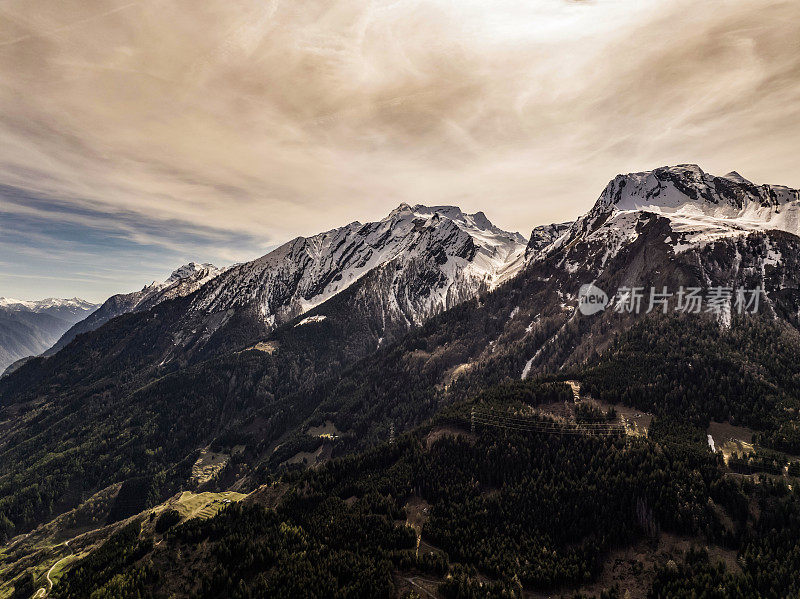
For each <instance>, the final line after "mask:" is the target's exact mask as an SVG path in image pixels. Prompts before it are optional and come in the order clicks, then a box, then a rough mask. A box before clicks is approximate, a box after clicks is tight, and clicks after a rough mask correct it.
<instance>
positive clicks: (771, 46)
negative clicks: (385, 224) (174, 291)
mask: <svg viewBox="0 0 800 599" xmlns="http://www.w3.org/2000/svg"><path fill="white" fill-rule="evenodd" d="M798 140H800V2H798V1H797V0H780V1H779V0H707V1H705V2H698V1H697V0H693V1H691V2H689V1H683V0H584V1H577V0H572V1H570V0H491V1H488V0H342V1H338V0H323V1H317V0H203V1H202V2H198V1H197V0H139V1H129V0H58V1H54V0H1V1H0V295H4V296H11V297H21V298H25V299H35V298H40V297H45V296H73V295H78V296H83V297H87V298H89V299H95V300H100V299H103V298H105V297H106V296H108V295H109V294H111V293H114V292H119V291H130V290H133V289H136V288H140V287H141V286H142V285H143V284H144V283H145V282H147V281H150V280H153V279H161V278H164V277H165V276H166V275H167V274H168V273H169V271H170V270H171V269H172V268H173V267H174V266H177V265H178V264H181V263H183V262H186V261H189V260H195V261H211V262H215V263H217V264H226V263H231V262H235V261H241V260H245V259H250V258H254V257H256V256H258V255H261V254H263V253H264V252H265V251H267V250H268V249H269V248H271V247H274V246H275V245H276V244H278V243H281V242H283V241H286V240H288V239H290V238H292V237H295V236H297V235H308V234H313V233H316V232H319V231H322V230H326V229H330V228H332V227H334V226H339V225H342V224H345V223H347V222H351V221H354V220H360V221H362V222H365V221H368V220H375V219H379V218H381V217H382V216H384V215H385V214H386V213H388V212H389V210H391V209H392V208H393V207H395V206H396V205H397V204H399V203H400V202H408V203H412V204H413V203H425V204H457V205H459V206H461V207H462V208H464V209H465V210H468V211H470V212H472V211H477V210H483V211H485V212H486V213H487V215H488V216H489V217H490V218H491V219H492V220H493V221H494V222H495V223H496V224H498V225H499V226H501V227H504V228H506V229H511V230H519V231H521V232H522V233H523V234H526V235H527V234H528V233H529V230H530V229H531V228H532V227H533V226H535V225H538V224H542V223H547V222H553V221H563V220H568V219H572V218H575V217H576V216H577V215H579V214H580V213H582V212H584V211H586V210H587V209H588V208H589V207H590V206H591V205H592V203H593V202H594V200H595V199H596V197H597V196H598V195H599V194H600V192H601V191H602V188H603V187H604V185H605V184H606V182H607V181H608V180H609V179H610V178H612V177H613V176H614V175H616V174H617V173H620V172H630V171H641V170H646V169H650V168H654V167H657V166H662V165H666V164H677V163H686V162H693V163H699V164H700V165H701V166H702V167H703V168H704V169H705V170H707V171H710V172H712V173H718V174H724V173H726V172H728V171H730V170H734V169H735V170H737V171H739V172H740V173H742V174H743V175H744V176H746V177H748V178H749V179H751V180H753V181H755V182H757V183H781V184H785V185H791V186H793V187H800V160H798V147H799V146H800V144H798Z"/></svg>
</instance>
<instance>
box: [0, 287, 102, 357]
mask: <svg viewBox="0 0 800 599" xmlns="http://www.w3.org/2000/svg"><path fill="white" fill-rule="evenodd" d="M96 308H97V306H96V305H95V304H92V303H90V302H87V301H85V300H82V299H78V298H72V299H55V298H48V299H44V300H41V301H34V302H32V301H24V300H16V299H11V298H5V297H0V373H1V372H2V371H4V370H5V369H6V368H7V367H8V366H9V365H10V364H12V363H13V362H16V361H17V360H21V359H24V358H27V357H31V356H36V355H38V354H40V353H42V352H43V351H45V350H46V349H48V348H50V346H52V345H53V343H54V342H55V341H56V340H57V339H58V338H59V337H60V336H61V335H62V334H63V333H64V332H65V331H66V330H67V329H68V328H70V326H72V325H73V324H75V323H76V322H79V321H81V320H83V319H84V318H86V316H87V315H89V314H91V313H92V311H93V310H95V309H96Z"/></svg>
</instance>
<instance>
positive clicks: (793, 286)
mask: <svg viewBox="0 0 800 599" xmlns="http://www.w3.org/2000/svg"><path fill="white" fill-rule="evenodd" d="M687 197H689V199H688V200H687V202H689V201H694V200H693V199H692V198H691V197H690V196H687ZM698 197H699V196H698ZM603 209H604V212H603V214H604V215H605V218H597V215H598V214H599V213H600V210H598V211H596V213H595V214H592V213H590V215H587V217H585V218H583V219H579V220H578V221H576V224H572V225H570V226H569V227H568V228H567V229H566V230H564V229H563V228H562V230H561V232H559V231H556V233H557V234H552V235H550V239H552V241H549V242H547V243H545V244H543V245H542V246H540V247H538V248H537V249H536V254H535V255H533V254H530V253H529V257H528V259H527V261H525V265H524V267H523V268H521V270H519V272H518V274H517V275H516V276H513V277H509V278H508V279H507V280H506V281H505V282H504V283H503V284H501V285H499V286H498V287H497V288H496V289H495V290H494V291H491V292H488V291H485V292H483V293H480V291H481V290H486V289H488V288H489V287H490V286H491V285H492V284H493V280H492V279H491V278H490V277H487V276H486V275H487V273H485V272H484V273H482V274H481V278H479V279H476V278H475V277H471V278H470V279H464V280H469V281H470V282H471V283H472V284H470V285H467V286H466V288H467V289H470V290H474V291H473V292H474V293H478V295H477V297H473V298H472V299H468V300H466V301H464V302H462V303H460V304H458V305H457V306H455V307H453V308H450V309H449V310H447V311H445V312H443V313H440V314H439V315H437V316H433V317H432V318H430V319H429V320H426V321H425V322H424V323H423V324H422V326H420V327H417V328H413V329H412V330H411V333H410V334H406V333H407V332H408V331H409V322H413V319H412V317H413V315H415V314H420V313H424V312H420V308H419V306H422V307H423V308H424V307H425V306H428V305H432V304H431V302H430V298H432V297H433V298H436V301H441V302H442V303H443V304H446V301H447V296H448V293H443V292H442V290H443V289H451V288H452V287H453V286H452V283H451V281H454V280H455V279H452V278H449V277H446V275H447V274H448V272H449V271H447V270H446V269H445V268H443V267H445V266H447V265H449V264H453V265H458V264H460V265H463V267H464V269H467V268H469V269H470V270H472V271H473V272H475V270H477V266H475V265H473V264H472V263H471V262H470V261H469V260H467V259H466V258H464V257H463V256H462V255H461V254H462V253H463V252H462V250H463V248H464V247H469V243H472V244H474V245H477V242H476V241H475V240H474V238H473V241H472V242H469V241H468V240H466V239H465V238H464V237H462V233H464V229H462V228H461V227H459V226H458V225H457V224H456V225H455V226H454V225H453V223H454V222H455V221H453V220H452V219H447V218H444V217H442V216H440V217H439V218H438V219H437V218H434V216H435V215H423V216H419V217H417V216H413V217H411V220H412V221H417V223H416V224H414V225H413V226H411V227H409V226H408V224H407V221H406V220H405V219H406V218H407V217H402V218H397V219H396V221H395V222H396V223H398V226H399V227H400V229H399V230H403V231H405V232H406V233H405V235H404V239H406V238H408V237H407V236H408V235H411V239H413V240H414V243H413V244H411V245H409V246H408V247H407V249H404V250H403V251H402V252H400V253H398V254H397V255H394V254H392V255H391V257H390V259H388V258H387V260H385V261H384V262H382V263H381V264H380V265H379V266H375V267H374V268H371V269H370V270H368V271H367V272H365V273H363V274H362V273H360V271H356V274H357V275H358V276H355V275H354V277H353V279H354V282H353V283H351V284H349V285H347V286H346V288H345V289H343V290H342V289H336V292H335V293H334V294H333V295H332V297H330V298H329V299H327V301H324V302H323V303H321V304H319V305H316V306H315V307H313V308H311V309H310V310H309V311H307V312H303V313H301V314H299V315H297V316H295V319H294V320H285V321H284V324H283V325H278V324H277V323H273V322H271V319H272V317H274V318H275V320H276V321H278V320H281V319H288V318H289V314H291V313H292V310H297V311H300V310H302V309H303V305H302V301H307V302H310V303H313V302H314V301H316V298H318V296H320V295H323V297H324V293H326V290H332V289H333V287H332V286H331V285H333V286H335V285H345V283H346V281H345V282H341V281H343V279H344V277H342V279H339V280H338V281H337V280H335V279H336V274H333V276H330V275H331V273H333V272H336V273H337V274H338V273H342V272H352V270H348V269H354V268H358V265H359V264H361V263H362V262H363V260H364V257H365V256H370V257H371V256H373V255H374V254H375V252H376V251H377V250H376V247H383V246H380V245H377V244H376V245H370V243H369V242H367V241H366V240H365V238H369V235H370V233H371V229H367V231H365V232H364V233H363V234H359V231H362V230H363V229H364V227H361V228H359V227H346V228H344V229H345V230H344V231H341V232H340V233H336V234H333V233H332V234H331V237H332V238H335V239H341V238H342V237H343V238H345V239H347V240H349V241H350V245H348V246H347V247H352V248H353V251H352V252H351V251H348V252H345V253H344V254H337V253H335V252H330V251H327V252H325V253H324V254H325V255H326V256H337V259H336V260H335V261H334V260H329V261H324V260H319V259H318V258H316V257H315V255H314V254H313V252H311V253H310V249H309V247H308V243H307V241H308V240H305V241H300V242H293V243H292V244H288V246H287V247H285V248H283V249H282V250H281V251H280V252H278V253H277V254H275V255H274V256H272V258H270V259H269V260H266V259H260V260H258V261H255V262H254V263H248V266H247V268H245V269H242V270H239V271H237V272H238V273H239V275H241V276H238V277H232V278H228V277H230V275H229V273H226V274H225V275H223V277H221V278H219V279H215V280H213V281H212V282H211V283H210V284H207V285H206V286H204V287H203V288H201V289H200V290H198V291H197V292H196V293H195V294H193V295H190V296H187V297H185V298H178V299H175V300H172V301H167V302H163V303H161V304H159V305H157V306H156V307H155V308H153V309H152V310H150V311H148V312H144V313H134V314H128V315H125V316H122V317H120V318H117V319H114V320H112V321H110V322H109V323H107V324H106V325H105V326H104V327H102V328H101V329H99V330H97V331H95V332H93V333H91V334H89V335H85V336H81V337H80V338H78V339H76V340H75V342H74V343H73V344H71V345H70V346H69V347H68V348H66V349H65V350H64V351H62V352H59V353H58V354H56V355H55V356H54V357H52V358H50V359H48V360H36V361H33V362H31V363H30V364H28V365H26V367H25V368H23V369H21V370H20V371H19V372H18V373H17V374H16V375H15V376H13V377H8V380H5V381H4V382H3V383H0V397H2V400H3V404H4V406H5V408H4V416H10V415H11V414H17V413H19V412H21V411H23V410H29V409H30V407H31V406H36V409H37V411H36V412H29V415H28V414H26V415H25V416H23V417H22V418H18V419H17V420H14V421H11V420H9V421H7V422H8V426H9V427H10V428H9V429H8V430H9V434H8V435H7V436H6V439H7V441H6V442H5V443H3V442H1V441H0V454H1V455H2V457H3V461H4V462H6V463H15V464H18V465H19V468H18V469H17V479H16V482H15V485H16V486H17V488H19V487H20V486H23V487H24V486H25V485H26V484H31V483H32V482H33V481H38V484H39V486H38V492H39V493H41V494H42V495H43V497H46V498H47V500H46V501H42V500H35V499H34V498H32V497H25V496H23V495H21V494H17V495H15V496H13V497H12V496H9V495H6V499H5V502H4V503H0V507H2V506H5V507H3V509H4V510H5V512H6V513H7V514H9V517H11V518H12V519H13V522H14V524H16V525H18V526H20V527H21V528H22V529H24V528H25V527H26V526H30V525H31V523H33V522H35V521H37V520H38V519H40V518H43V517H47V514H48V512H47V511H46V508H45V510H42V511H41V512H36V513H34V517H33V519H31V520H25V519H24V518H23V517H22V515H23V514H26V515H27V514H30V513H32V512H31V511H26V509H27V504H28V503H29V502H37V501H38V503H37V505H43V506H48V505H54V506H56V507H55V509H56V510H58V509H61V508H60V507H59V506H62V505H71V502H73V501H75V499H74V497H75V494H76V493H78V490H80V492H83V493H85V492H89V491H92V490H95V489H98V488H102V485H107V484H110V483H112V482H115V481H120V480H124V479H125V478H126V477H130V476H132V473H134V472H136V473H138V474H141V475H146V476H150V477H153V480H154V481H155V480H158V481H160V482H159V483H158V485H159V486H158V488H157V489H156V490H154V491H153V494H154V495H155V496H158V495H159V494H160V493H165V492H167V491H170V490H172V489H175V488H179V487H180V486H181V485H183V484H185V483H186V479H185V478H182V477H185V471H184V470H183V469H182V468H183V466H180V467H179V464H185V460H187V459H188V460H191V459H194V458H193V457H192V456H195V455H196V454H195V453H194V452H196V451H198V450H199V448H201V447H205V446H206V445H208V444H209V443H212V442H213V443H216V444H217V446H218V447H219V448H220V449H222V450H224V451H227V452H232V451H233V448H234V447H237V446H239V447H241V446H244V447H245V451H244V453H243V454H241V457H240V460H242V462H240V465H241V464H247V467H246V468H245V469H244V470H240V471H239V473H240V474H245V475H246V476H245V477H244V478H242V479H241V480H242V481H244V482H242V483H241V484H247V480H258V477H260V476H262V475H263V473H265V472H271V471H273V470H274V469H275V468H278V467H280V465H281V463H283V462H284V461H285V460H287V459H290V458H292V457H294V456H295V455H296V454H301V455H302V452H304V451H311V450H313V451H316V450H318V449H319V447H321V445H319V443H320V441H319V439H315V438H311V437H309V435H307V434H306V431H307V430H308V429H309V427H311V426H323V425H326V422H327V421H332V423H333V424H334V425H335V426H336V429H337V430H338V431H339V432H340V434H339V441H338V443H337V445H336V446H335V450H336V451H337V452H347V451H352V450H355V449H359V448H363V447H368V446H370V445H373V444H375V443H376V442H380V441H381V440H384V439H386V438H388V437H389V436H390V434H391V431H392V430H396V431H398V432H399V431H401V430H405V429H407V428H410V427H413V426H415V425H417V424H419V423H420V422H421V421H423V420H424V419H425V418H428V417H430V416H431V415H433V414H434V413H435V412H436V410H437V408H438V407H439V406H441V405H442V404H444V403H449V402H452V401H455V400H458V399H462V398H465V397H467V396H468V395H469V394H471V393H475V392H477V391H480V390H481V389H484V388H486V387H487V386H488V385H493V384H497V383H498V382H502V381H503V380H507V379H519V378H520V377H523V376H532V375H534V374H536V373H542V372H549V371H557V370H559V369H564V368H570V369H573V368H578V367H581V366H582V365H583V364H584V363H585V362H586V361H587V360H589V359H592V358H593V356H595V355H596V353H597V352H598V351H602V350H604V349H605V348H606V347H607V346H608V345H609V344H610V343H612V341H613V339H614V338H615V336H616V335H617V334H618V333H619V332H620V331H623V330H625V329H627V328H630V327H631V326H632V325H633V324H634V323H635V322H636V319H637V318H638V316H636V315H634V314H626V313H622V314H618V313H616V312H615V311H614V310H607V311H606V312H604V313H602V314H598V315H594V316H593V317H583V316H581V315H580V314H579V313H578V312H577V311H576V310H575V306H576V304H577V294H578V290H579V288H580V286H581V285H582V284H584V283H586V282H589V281H595V283H596V284H597V285H599V286H600V287H601V288H603V289H606V290H608V291H609V292H611V290H612V289H616V288H617V287H619V286H621V285H623V284H628V285H630V284H637V285H642V286H646V287H649V286H651V285H652V286H656V287H658V286H660V285H670V286H672V285H697V286H700V287H701V288H704V289H706V288H708V287H709V286H712V285H720V284H732V285H733V284H735V285H744V286H752V285H756V284H759V285H762V286H763V288H764V289H765V292H766V299H765V303H764V315H766V316H767V317H769V318H772V317H775V316H777V317H779V322H782V323H784V320H785V322H786V323H791V324H796V323H797V313H798V312H797V306H798V292H797V289H798V284H797V283H798V281H797V277H798V273H799V272H800V269H798V266H800V265H799V264H798V256H800V251H798V250H799V249H800V239H799V238H797V237H796V236H795V235H793V234H790V233H786V232H782V231H777V232H775V231H744V232H743V233H742V234H740V235H732V236H730V238H726V239H723V240H719V241H714V242H710V243H699V244H696V245H695V246H693V247H692V248H689V249H687V250H685V251H680V252H676V251H675V246H674V245H673V244H672V243H671V239H672V236H673V235H674V234H675V232H674V231H673V230H672V228H671V221H670V220H669V218H668V217H666V216H663V215H659V214H655V213H654V212H651V211H628V212H625V211H619V210H617V211H616V212H615V211H614V209H613V208H612V209H610V210H609V209H608V206H607V205H606V206H603ZM406 210H409V211H410V212H411V213H412V214H414V210H413V209H406V208H403V207H401V209H400V210H399V212H404V211H406ZM620 215H622V216H620ZM397 216H398V215H397V214H393V215H390V217H389V219H393V218H396V217H397ZM419 221H421V222H419ZM448 221H449V222H448ZM390 229H391V227H390ZM336 235H341V236H342V237H336ZM442 236H444V237H442ZM379 238H380V237H379ZM390 238H391V237H390ZM387 239H388V238H387ZM441 239H447V240H452V241H453V242H451V243H448V244H447V247H446V248H444V249H443V251H444V254H442V253H441V252H438V251H434V250H433V248H436V247H442V245H441V243H440V241H441ZM460 239H465V244H461V243H454V241H455V240H460ZM321 241H325V242H326V243H328V245H326V246H325V247H327V248H332V247H333V248H339V247H341V246H342V244H340V243H338V242H336V243H333V244H332V245H331V244H330V240H328V241H326V240H325V239H324V238H323V239H322V240H321ZM297 244H300V245H299V246H298V245H297ZM520 246H521V244H520ZM767 247H771V248H773V249H774V250H775V252H779V253H780V255H781V257H782V258H781V260H778V261H776V260H775V259H774V257H773V258H770V253H769V252H768V251H766V248H767ZM419 248H425V251H423V252H419V251H418V250H419ZM519 251H520V252H521V251H522V248H520V250H519ZM448 252H451V253H448ZM354 253H358V255H359V258H358V259H357V260H351V259H350V258H349V256H351V255H353V254H354ZM387 255H388V254H387ZM467 255H468V254H467ZM474 255H475V256H476V257H477V256H479V255H480V250H478V251H476V252H475V254H474ZM287 256H290V257H294V258H296V259H297V263H298V264H301V265H302V267H297V268H295V267H293V265H294V264H295V262H294V261H293V260H289V259H287ZM440 256H446V257H447V260H446V261H445V260H437V257H440ZM341 257H344V260H339V258H341ZM523 260H524V257H521V256H520V254H519V253H516V254H515V253H510V254H507V257H506V258H504V259H503V262H502V267H500V268H497V269H496V272H498V273H500V274H498V275H496V276H495V279H494V281H497V280H499V279H501V278H502V277H503V276H507V273H509V269H511V268H518V266H517V265H518V264H520V263H521V262H522V261H523ZM473 261H474V259H473ZM264 263H269V264H270V265H271V266H270V267H269V268H262V267H263V266H264ZM353 264H355V265H356V266H353ZM343 265H346V266H344V268H343ZM259 269H260V270H259ZM233 270H234V269H232V271H233ZM249 273H252V274H253V276H252V277H249V276H248V274H249ZM265 273H266V274H265ZM263 277H266V279H265V278H263ZM440 277H445V278H440ZM265 280H266V281H267V282H268V283H269V285H264V286H263V288H262V286H261V285H262V284H261V282H263V281H265ZM241 281H244V283H243V284H239V283H240V282H241ZM442 281H445V283H444V284H442ZM298 282H302V284H299V283H298ZM477 282H480V283H481V284H480V285H478V284H477ZM448 285H449V286H448ZM266 288H269V289H270V292H269V293H265V292H264V291H263V290H264V289H266ZM231 289H236V290H237V292H236V293H234V292H233V291H230V292H229V290H231ZM246 290H250V291H251V292H250V293H244V291H246ZM239 297H245V298H247V300H246V301H244V302H242V303H237V302H239V300H238V299H237V298H239ZM273 298H282V299H281V300H280V301H278V302H277V303H274V304H273V303H270V301H271V299H273ZM400 300H403V301H400ZM406 300H407V301H406ZM216 301H219V302H221V303H220V304H219V305H217V308H218V310H217V311H212V312H208V311H206V309H204V308H203V307H204V306H206V305H207V304H206V303H204V302H211V303H213V302H216ZM226 302H230V303H226ZM403 302H405V303H403ZM395 304H397V305H395ZM265 306H266V308H265ZM274 306H295V307H294V308H290V309H288V312H287V313H283V314H282V313H281V312H280V311H278V312H276V311H275V310H274ZM403 306H405V308H404V307H403ZM223 310H224V311H223ZM735 320H736V319H735V318H733V319H731V322H733V321H735ZM720 322H722V324H725V322H723V321H722V319H720ZM782 326H787V325H786V324H785V323H784V324H782ZM242 350H244V351H242ZM359 360H360V361H359ZM41 430H46V431H47V439H49V441H48V442H47V443H40V442H37V441H34V439H35V438H36V437H37V435H38V434H39V432H40V431H41ZM102 439H105V441H102ZM65 442H66V444H65ZM51 443H53V444H56V443H58V444H60V445H58V447H60V448H61V450H62V451H63V450H64V448H69V451H68V452H67V453H65V454H63V456H64V457H63V459H64V460H66V459H68V460H69V465H68V464H67V463H60V462H59V464H58V465H57V466H58V467H51V465H49V463H48V461H47V460H48V458H47V456H48V455H50V454H51V453H52V451H53V448H54V447H56V445H51ZM98 445H99V447H101V448H103V451H102V452H101V453H98V451H99V450H98V449H97V447H98ZM311 445H313V447H311ZM276 446H280V448H279V449H276ZM153 447H157V448H160V449H159V450H158V451H154V450H153V449H152V448H153ZM66 456H69V457H68V458H67V457H66ZM60 459H62V458H60ZM86 472H91V477H87V476H86V475H85V474H83V475H79V473H86ZM251 476H252V477H254V478H250V477H251ZM159 477H160V478H159ZM0 481H2V478H0ZM154 484H155V483H154ZM83 485H88V488H84V487H83ZM76 487H77V489H76ZM10 488H11V487H6V488H5V490H3V489H2V488H0V491H2V493H9V489H10ZM0 501H2V500H0Z"/></svg>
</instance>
